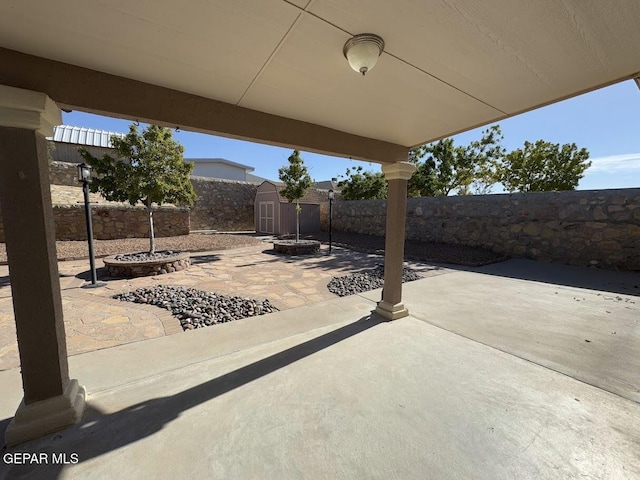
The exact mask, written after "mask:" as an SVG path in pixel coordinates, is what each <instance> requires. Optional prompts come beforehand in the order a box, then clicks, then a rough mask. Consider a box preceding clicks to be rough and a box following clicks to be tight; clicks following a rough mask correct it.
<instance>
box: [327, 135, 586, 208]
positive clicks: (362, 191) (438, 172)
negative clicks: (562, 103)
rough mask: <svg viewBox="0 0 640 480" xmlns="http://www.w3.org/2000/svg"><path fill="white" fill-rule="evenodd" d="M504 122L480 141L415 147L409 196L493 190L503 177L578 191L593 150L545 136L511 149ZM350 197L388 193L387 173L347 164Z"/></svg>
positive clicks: (517, 183)
mask: <svg viewBox="0 0 640 480" xmlns="http://www.w3.org/2000/svg"><path fill="white" fill-rule="evenodd" d="M503 141H504V137H503V135H502V131H501V130H500V126H499V125H493V126H492V127H490V128H488V129H486V130H484V131H483V132H482V137H481V138H480V139H479V140H474V141H472V142H470V143H469V144H468V145H456V144H455V142H454V139H453V138H445V139H442V140H439V141H438V142H434V143H430V144H427V145H422V146H420V147H415V148H413V149H411V150H410V151H409V158H408V161H409V162H411V163H413V164H415V166H416V170H415V172H414V173H413V175H412V176H411V178H410V179H409V182H408V185H407V195H408V196H410V197H431V196H437V195H450V194H452V193H455V194H457V195H470V194H480V195H484V194H488V193H491V190H492V188H493V186H494V185H495V184H496V183H498V182H501V183H502V184H503V186H504V188H505V190H507V191H509V192H514V191H520V192H532V191H546V190H573V189H575V188H576V187H577V186H578V182H579V181H580V179H581V178H582V177H583V176H584V172H585V170H586V169H587V168H589V166H590V165H591V162H588V161H587V160H588V158H589V152H587V150H586V149H584V148H582V149H580V150H578V147H576V145H575V144H566V145H562V146H560V145H558V144H553V143H549V142H545V141H543V140H538V141H537V142H535V143H530V142H525V144H524V148H519V149H516V150H514V151H512V152H509V153H507V151H506V149H505V148H504V147H503V145H502V142H503ZM338 185H339V186H340V187H341V188H342V196H343V198H345V199H346V200H368V199H379V198H386V196H387V187H386V182H385V180H384V175H383V174H382V173H374V172H369V171H363V170H362V167H357V168H354V169H347V172H346V178H345V179H344V180H342V181H341V182H339V183H338Z"/></svg>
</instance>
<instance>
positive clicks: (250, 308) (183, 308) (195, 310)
mask: <svg viewBox="0 0 640 480" xmlns="http://www.w3.org/2000/svg"><path fill="white" fill-rule="evenodd" d="M113 298H115V299H117V300H122V301H127V302H134V303H146V304H149V305H155V306H157V307H161V308H164V309H166V310H169V311H170V312H171V313H172V314H173V316H175V317H176V318H177V319H178V320H180V324H181V325H182V329H183V330H194V329H196V328H203V327H208V326H211V325H215V324H218V323H226V322H231V321H233V320H240V319H242V318H247V317H254V316H256V315H264V314H266V313H273V312H277V311H278V309H277V308H276V307H274V306H273V305H271V304H270V303H269V300H263V301H259V300H251V299H248V298H242V297H231V296H227V295H219V294H217V293H214V292H204V291H202V290H196V289H195V288H184V287H174V286H168V285H157V286H155V287H152V288H138V289H137V290H135V291H133V292H127V293H121V294H118V295H115V296H114V297H113Z"/></svg>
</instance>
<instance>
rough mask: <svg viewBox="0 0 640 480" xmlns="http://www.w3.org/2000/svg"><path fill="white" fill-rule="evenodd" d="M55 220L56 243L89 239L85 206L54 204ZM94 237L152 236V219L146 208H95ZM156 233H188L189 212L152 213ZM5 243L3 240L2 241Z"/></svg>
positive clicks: (171, 209) (166, 210) (164, 209)
mask: <svg viewBox="0 0 640 480" xmlns="http://www.w3.org/2000/svg"><path fill="white" fill-rule="evenodd" d="M53 218H54V221H55V225H56V240H86V239H87V227H86V223H85V218H84V205H55V206H54V207H53ZM91 222H92V224H93V238H95V239H97V240H113V239H116V238H144V237H148V236H149V217H148V216H147V211H146V209H145V208H144V207H128V206H111V205H104V206H100V207H93V208H92V210H91ZM153 226H154V233H155V235H156V236H157V237H172V236H175V235H188V234H189V209H188V208H176V207H159V208H157V209H155V210H154V212H153ZM2 241H4V239H2Z"/></svg>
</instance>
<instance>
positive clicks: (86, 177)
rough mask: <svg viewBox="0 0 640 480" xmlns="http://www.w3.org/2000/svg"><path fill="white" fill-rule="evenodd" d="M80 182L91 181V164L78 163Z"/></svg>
mask: <svg viewBox="0 0 640 480" xmlns="http://www.w3.org/2000/svg"><path fill="white" fill-rule="evenodd" d="M78 182H80V183H85V182H86V183H91V165H87V164H86V163H81V164H79V165H78Z"/></svg>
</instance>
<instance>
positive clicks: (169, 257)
mask: <svg viewBox="0 0 640 480" xmlns="http://www.w3.org/2000/svg"><path fill="white" fill-rule="evenodd" d="M147 257H148V255H147V254H146V253H132V254H127V255H112V256H110V257H105V258H104V259H103V261H104V269H105V271H106V273H107V275H109V276H111V277H123V278H132V277H147V276H150V275H162V274H163V273H171V272H179V271H180V270H185V269H187V268H189V265H190V261H189V253H188V252H157V254H156V255H155V256H154V257H153V258H147Z"/></svg>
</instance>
